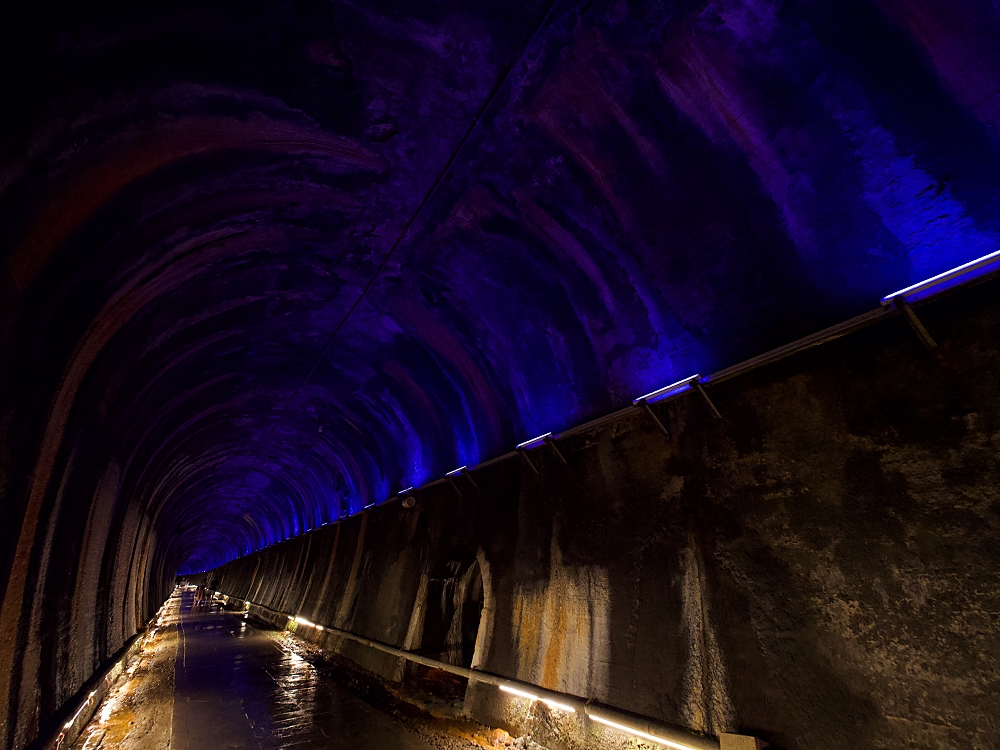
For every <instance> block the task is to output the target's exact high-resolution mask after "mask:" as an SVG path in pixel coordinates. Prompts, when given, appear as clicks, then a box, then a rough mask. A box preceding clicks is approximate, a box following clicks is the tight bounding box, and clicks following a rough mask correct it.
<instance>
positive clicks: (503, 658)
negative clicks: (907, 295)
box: [203, 282, 1000, 750]
mask: <svg viewBox="0 0 1000 750" xmlns="http://www.w3.org/2000/svg"><path fill="white" fill-rule="evenodd" d="M998 283H1000V282H992V283H991V285H989V287H988V288H982V289H980V290H978V291H977V292H976V293H975V294H967V293H966V294H965V295H964V299H963V300H961V301H956V300H951V301H948V302H937V303H935V305H934V306H932V307H929V308H924V309H922V311H921V315H922V318H923V319H924V320H925V321H926V322H927V323H928V325H930V326H931V328H932V330H934V332H935V335H937V336H938V340H939V341H941V342H942V343H946V345H947V346H948V359H947V362H946V364H945V365H944V366H942V365H941V364H938V363H936V362H935V361H934V360H933V358H931V357H930V356H929V355H928V354H927V353H926V352H925V351H924V350H923V348H922V346H921V345H920V343H919V342H918V341H917V339H916V337H915V336H914V335H913V332H912V331H910V330H909V328H908V327H907V326H906V325H905V323H904V322H903V321H901V320H899V319H896V320H893V321H890V322H888V323H883V324H880V325H879V326H877V327H875V328H873V329H868V330H866V331H864V332H862V333H860V334H853V335H852V336H851V337H849V338H847V339H842V340H840V341H838V342H836V343H833V344H828V345H826V346H825V347H824V348H822V349H820V350H813V351H811V352H808V353H804V354H799V355H796V356H795V357H794V358H792V359H791V360H787V361H786V362H785V363H782V364H779V365H772V366H770V367H768V368H766V369H764V370H760V371H756V372H754V373H751V374H750V375H747V376H744V377H741V378H738V379H736V380H733V381H729V382H727V383H725V384H722V385H719V386H716V387H715V388H713V391H712V395H713V398H714V399H715V400H716V403H717V404H718V406H719V409H720V410H721V411H722V413H723V414H724V419H723V420H722V421H716V420H714V419H712V418H711V417H710V415H709V414H708V412H707V410H706V408H705V405H704V404H703V403H702V402H701V401H700V400H699V399H697V398H696V397H690V398H689V399H688V400H684V401H680V400H678V401H671V402H669V405H668V406H665V407H664V408H663V409H662V416H663V418H664V420H665V421H666V422H667V424H668V425H669V427H670V432H671V437H670V438H665V437H664V436H663V435H662V433H660V432H659V431H658V429H657V428H656V427H655V426H654V425H653V424H652V423H651V422H650V420H649V419H648V417H647V416H646V415H645V414H644V413H642V412H641V411H640V410H636V411H635V412H634V413H632V415H631V416H629V417H626V418H623V419H621V420H619V421H618V422H615V423H613V424H610V425H606V426H604V427H599V428H596V429H594V430H593V431H591V432H589V433H587V434H584V435H579V436H575V437H573V438H567V439H564V440H561V441H560V443H559V448H560V451H561V452H562V453H563V455H564V457H565V458H566V460H567V462H568V465H563V464H562V463H561V462H560V461H559V460H558V458H557V457H556V456H555V455H554V454H553V453H552V452H551V451H550V450H549V449H548V448H544V447H543V448H539V449H537V450H535V451H534V452H533V457H534V459H535V460H536V462H539V463H540V469H541V471H540V474H539V475H538V476H537V477H536V476H535V475H534V474H533V473H532V472H531V471H530V469H528V468H527V467H526V466H525V465H524V464H523V463H522V462H521V461H518V460H516V459H515V460H512V461H507V462H504V463H502V464H498V465H495V466H491V467H489V468H485V469H482V470H479V471H477V472H476V474H475V481H476V483H477V484H478V486H479V487H480V488H481V490H482V491H481V492H477V491H476V490H475V489H474V488H473V487H472V485H471V484H470V483H468V481H467V480H465V479H463V480H461V481H462V485H461V495H462V496H461V498H460V497H459V495H458V493H456V492H455V491H454V490H453V489H452V488H450V487H447V486H445V487H441V488H435V489H433V490H428V491H427V492H425V493H421V494H420V495H419V498H418V502H417V504H416V506H415V507H413V508H410V509H408V508H405V507H403V506H402V505H401V504H400V503H393V504H391V505H387V506H383V507H380V508H376V509H372V510H370V511H367V512H365V513H364V514H362V515H360V516H356V517H354V518H351V519H349V520H345V521H341V522H340V523H339V524H337V525H336V526H331V527H326V528H322V529H318V530H316V531H313V532H310V533H308V534H305V535H303V536H300V537H296V538H295V539H291V540H289V541H286V542H283V543H281V544H278V545H275V546H274V547H270V548H268V549H266V550H263V551H261V552H258V553H255V554H252V555H249V556H247V557H244V558H241V559H239V560H236V561H233V562H230V563H227V564H225V565H223V566H221V567H220V568H217V569H215V570H213V571H210V572H208V573H206V574H205V575H204V576H203V578H204V579H205V580H206V581H210V580H213V579H214V581H215V582H216V585H217V588H218V589H219V590H220V591H222V592H224V593H226V594H229V595H231V596H235V597H238V598H240V599H246V600H248V601H250V602H252V603H253V604H254V605H256V606H259V607H265V608H267V609H268V610H274V611H275V612H277V613H284V614H287V615H291V616H301V617H303V618H305V619H307V620H309V621H311V622H313V623H318V624H321V625H324V626H333V627H337V628H341V629H346V630H349V631H351V632H354V633H357V634H359V635H362V636H366V637H368V638H373V639H376V640H379V641H382V642H384V643H387V644H390V645H394V646H398V647H401V648H404V649H407V650H413V651H416V652H417V653H422V648H423V647H424V646H425V645H426V644H423V643H422V642H421V632H422V630H423V629H422V618H423V617H424V616H425V615H426V613H427V612H428V610H429V609H431V608H433V606H434V603H433V602H431V601H429V597H430V591H429V587H428V578H429V576H431V575H433V573H434V571H435V569H436V568H438V567H439V566H440V563H441V561H443V560H448V559H450V558H452V557H454V556H455V551H456V550H463V549H475V550H478V560H479V564H480V566H481V569H482V570H483V572H484V576H483V578H484V584H485V588H486V609H485V611H484V613H483V624H482V627H481V629H480V633H479V637H478V640H477V644H476V650H475V657H474V666H475V667H477V668H479V669H482V670H484V671H488V672H493V673H495V674H499V675H501V676H505V677H511V678H516V679H521V680H524V681H527V682H531V683H534V684H536V685H541V686H543V687H546V688H549V689H553V690H558V691H561V692H565V693H570V694H574V695H577V696H581V697H584V698H592V699H595V700H598V701H601V702H604V703H607V704H610V705H612V706H615V707H617V708H621V709H625V710H629V711H633V712H637V713H640V714H642V715H645V716H649V717H652V718H655V719H658V720H660V721H665V722H667V723H670V724H674V725H679V726H684V727H687V728H689V729H694V730H697V731H701V732H706V733H709V734H715V735H717V734H719V733H720V732H725V731H729V732H736V731H740V732H743V733H747V734H753V735H756V736H758V737H760V738H762V739H765V740H766V741H768V742H769V743H771V746H772V747H775V748H781V749H783V750H799V749H803V750H804V749H805V748H817V747H822V748H829V749H830V750H841V749H842V750H853V749H854V748H859V747H869V748H891V747H921V748H939V747H940V748H943V747H970V748H988V747H992V746H994V745H995V744H996V743H997V741H998V739H1000V735H998V731H997V727H996V726H995V722H993V721H992V719H991V717H994V716H996V715H997V712H998V711H1000V698H998V695H1000V693H998V692H997V691H996V690H995V683H996V674H997V672H998V669H1000V662H998V658H997V654H1000V650H998V649H997V647H998V646H1000V627H998V622H997V620H996V615H995V613H996V611H997V610H996V607H997V605H998V603H1000V585H998V583H997V580H996V570H997V564H998V562H1000V559H998V553H997V546H996V538H997V531H998V529H1000V515H998V509H1000V501H998V494H997V489H996V488H997V481H998V476H997V470H998V465H997V461H996V459H995V457H994V456H993V452H994V450H995V446H996V443H997V440H998V434H1000V433H998V425H1000V387H998V383H1000V381H998V380H997V379H996V378H995V377H992V373H995V372H996V371H997V367H998V366H1000V352H998V349H997V347H996V342H997V340H998V338H997V335H998V334H1000V306H998V304H997V298H996V296H995V295H996V291H997V289H996V287H997V284H998ZM987 342H988V345H984V344H987ZM251 611H252V612H253V613H255V614H258V615H260V616H262V617H265V618H270V619H271V620H273V621H274V622H275V623H276V624H278V625H279V626H284V625H285V619H284V618H283V617H277V616H275V615H272V614H271V613H269V612H266V611H263V610H259V609H255V608H251ZM297 630H298V632H299V633H300V634H302V635H303V636H304V637H306V638H308V639H310V640H312V641H315V642H318V643H321V644H323V645H325V646H327V647H329V648H333V649H335V650H336V651H338V652H339V653H340V654H342V655H344V656H346V657H348V658H350V659H352V660H354V661H355V662H356V663H357V664H359V665H361V666H362V667H364V668H365V669H367V670H370V671H372V672H375V673H377V674H379V675H381V676H383V677H384V678H387V679H390V680H398V679H400V678H401V675H402V672H401V671H400V664H401V663H400V661H399V660H398V659H396V658H395V657H392V656H388V655H386V654H384V653H382V652H378V651H374V650H372V649H370V648H368V647H366V646H363V645H359V644H357V643H355V642H353V641H350V640H343V639H342V637H340V636H337V635H335V634H331V633H328V632H327V633H318V632H317V631H315V630H313V629H311V628H309V627H304V626H298V628H297ZM465 706H466V710H467V711H468V712H469V713H470V714H471V715H472V716H473V717H475V718H478V719H480V720H482V721H484V722H486V723H488V724H489V725H492V726H496V725H497V724H499V725H501V726H505V727H506V728H508V729H510V730H511V731H514V732H517V733H521V732H523V731H525V730H526V729H528V730H531V731H532V732H533V736H534V739H535V740H536V741H538V742H540V743H542V744H543V745H544V746H546V747H550V748H553V749H554V750H563V749H564V748H570V747H579V746H587V747H605V745H602V744H600V742H599V741H596V742H595V741H593V738H591V742H592V744H586V745H580V744H576V742H577V741H578V740H579V737H574V736H573V734H572V732H568V731H566V728H565V725H561V724H560V721H559V719H558V718H557V717H558V716H559V714H558V712H556V713H554V714H552V715H549V713H550V712H547V711H546V709H545V708H544V706H541V705H539V704H535V708H534V711H533V712H532V711H526V709H525V708H524V705H523V701H520V703H519V699H517V698H510V697H509V696H504V695H503V694H502V693H499V692H498V691H497V689H496V688H495V687H493V686H489V685H482V684H481V683H478V684H474V685H473V687H472V688H470V690H469V692H468V693H467V695H466V704H465ZM556 728H559V729H560V730H561V733H560V731H556ZM618 746H619V745H617V744H615V743H614V742H609V743H608V744H607V747H618Z"/></svg>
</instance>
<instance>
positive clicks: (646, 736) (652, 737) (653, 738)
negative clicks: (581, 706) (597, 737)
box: [590, 714, 697, 750]
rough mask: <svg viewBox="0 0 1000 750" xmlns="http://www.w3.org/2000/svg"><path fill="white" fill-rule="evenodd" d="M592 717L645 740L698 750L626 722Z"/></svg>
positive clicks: (678, 748) (591, 715)
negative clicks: (628, 724)
mask: <svg viewBox="0 0 1000 750" xmlns="http://www.w3.org/2000/svg"><path fill="white" fill-rule="evenodd" d="M590 718H591V719H593V720H594V721H596V722H598V723H600V724H604V725H606V726H609V727H611V728H612V729H617V730H618V731H619V732H625V733H626V734H631V735H632V736H634V737H641V738H642V739H644V740H651V741H652V742H657V743H659V744H661V745H666V746H667V747H673V748H677V750H697V748H695V747H692V746H691V745H682V744H681V743H679V742H671V741H670V740H668V739H666V738H665V737H657V736H656V735H655V734H647V733H646V732H640V731H639V730H638V729H633V728H632V727H627V726H625V725H624V724H619V723H618V722H615V721H611V720H610V719H605V718H603V717H601V716H596V715H594V714H590Z"/></svg>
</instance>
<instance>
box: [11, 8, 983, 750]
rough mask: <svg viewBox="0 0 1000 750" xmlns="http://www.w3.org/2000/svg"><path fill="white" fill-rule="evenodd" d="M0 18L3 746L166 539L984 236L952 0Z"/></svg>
mask: <svg viewBox="0 0 1000 750" xmlns="http://www.w3.org/2000/svg"><path fill="white" fill-rule="evenodd" d="M0 13H2V14H3V15H2V18H0V35H2V38H0V55H2V63H3V66H4V68H3V69H4V71H5V73H4V75H3V77H2V79H0V99H2V100H3V101H4V102H5V106H4V107H3V108H0V254H2V257H3V261H4V262H3V267H2V268H3V270H2V271H0V355H2V356H0V508H2V513H3V521H4V522H3V523H2V524H0V586H2V594H3V605H2V610H0V633H2V636H0V637H2V642H0V664H2V665H5V666H8V665H9V669H4V670H0V675H2V678H0V713H2V716H0V719H2V722H3V723H2V732H3V743H4V744H5V746H11V747H22V746H24V745H25V744H26V743H27V742H29V741H30V740H31V738H32V737H34V736H35V734H36V731H37V730H38V727H39V726H41V725H44V724H45V722H49V723H51V722H52V721H54V717H56V716H57V714H58V710H59V709H60V707H61V706H64V704H65V702H66V701H67V700H68V699H69V698H70V697H71V696H72V695H73V694H74V693H75V692H76V691H77V690H78V689H79V688H80V686H81V685H82V684H83V682H84V681H85V680H86V679H87V678H88V677H89V676H90V674H92V673H93V671H94V669H95V668H96V666H97V665H99V664H100V663H101V662H102V661H104V660H106V659H107V658H109V657H110V656H111V654H113V653H114V652H115V650H116V649H117V648H118V647H119V646H120V645H121V644H122V643H123V642H124V640H125V639H126V638H127V637H128V636H130V635H131V634H132V633H133V632H134V631H135V629H136V628H137V627H138V626H139V625H140V624H141V623H142V622H144V621H145V620H146V619H147V618H148V617H149V616H150V615H151V614H152V612H153V611H154V609H155V607H156V606H157V605H158V604H159V603H160V601H162V599H163V597H164V595H165V592H166V590H167V587H168V585H169V581H170V579H171V576H172V575H173V574H174V573H175V572H176V571H178V570H180V571H189V570H201V569H205V568H209V567H212V566H215V565H218V564H220V563H222V562H224V561H226V560H230V559H232V558H234V557H237V556H240V555H245V554H247V553H250V552H252V551H254V550H257V549H260V548H263V547H265V546H267V545H270V544H274V543H276V542H279V541H281V540H282V539H286V538H288V537H291V536H293V535H296V534H300V533H302V532H303V531H305V530H307V529H310V528H315V527H317V526H319V525H320V524H323V523H326V522H330V521H335V520H336V519H338V518H341V517H342V516H344V515H348V514H350V513H354V512H357V511H359V510H360V509H361V508H362V507H363V506H365V505H367V504H369V503H371V502H381V501H383V500H384V499H385V498H387V497H390V496H392V495H393V494H394V493H395V492H396V491H398V490H400V489H402V488H404V487H407V486H410V485H420V484H421V483H423V482H424V481H426V480H427V479H432V478H435V477H438V476H441V475H442V474H443V473H444V472H445V471H448V470H450V469H453V468H455V467H456V466H459V465H462V464H474V463H476V462H478V461H480V460H483V459H486V458H490V457H492V456H494V455H497V454H499V453H502V452H504V451H506V450H508V449H509V448H510V447H511V446H512V445H514V444H515V443H517V442H518V441H520V440H523V439H525V438H530V437H532V436H534V435H536V434H539V433H541V432H544V431H546V430H549V429H556V430H558V429H561V428H564V427H567V426H569V425H572V424H574V423H578V422H581V421H583V420H586V419H588V418H591V417H594V416H596V415H598V414H601V413H604V412H605V411H608V410H610V409H612V408H615V407H617V406H620V405H622V404H625V403H627V402H628V401H629V400H630V399H631V398H633V397H635V396H636V395H639V394H641V393H644V392H647V391H650V390H652V389H654V388H656V387H659V386H661V385H663V384H665V383H667V382H671V381H673V380H675V379H677V378H679V377H685V376H687V375H690V374H692V373H693V372H696V371H702V372H708V371H712V370H714V369H718V368H719V367H721V366H724V365H728V364H731V363H733V362H736V361H739V360H740V359H742V358H744V357H747V356H751V355H754V354H757V353H760V352H761V351H763V350H765V349H767V348H768V347H771V346H773V345H776V344H781V343H785V342H786V341H789V340H791V339H794V338H795V337H797V336H799V335H801V334H805V333H809V332H812V331H814V330H816V329H818V328H820V327H822V326H823V325H825V324H827V323H833V322H836V321H839V320H841V319H843V318H846V317H848V316H850V315H853V314H855V313H858V312H861V311H864V310H867V309H870V308H871V307H872V306H874V304H875V300H877V299H878V297H880V296H881V295H883V294H885V293H886V292H889V291H891V290H893V289H897V288H900V287H902V286H905V285H906V284H908V283H911V282H914V281H917V280H920V279H922V278H925V277H926V276H928V275H931V274H933V273H935V272H938V271H941V270H944V269H947V268H950V267H952V266H955V265H957V264H959V263H961V262H964V261H967V260H970V259H972V258H975V257H977V256H980V255H982V254H984V253H985V252H988V251H991V250H993V249H995V247H996V238H997V236H998V233H1000V212H998V208H997V206H998V205H1000V203H998V200H997V199H998V197H1000V185H998V179H1000V178H998V175H1000V169H998V166H1000V164H998V158H1000V147H998V141H997V135H996V123H997V116H998V113H997V111H996V94H997V91H998V90H1000V85H998V84H1000V61H998V60H997V56H996V50H997V49H1000V20H998V16H997V13H996V11H995V9H994V8H993V6H992V5H991V4H990V3H988V2H987V1H986V0H958V1H957V2H953V3H950V4H949V5H948V8H947V12H945V11H944V10H942V9H941V7H940V4H939V3H937V2H935V1H934V0H905V1H904V0H878V1H877V2H875V1H874V0H872V1H867V0H865V1H862V0H857V1H852V2H787V3H784V4H780V5H776V4H771V3H760V2H753V1H752V0H743V1H740V2H738V1H736V0H732V1H731V2H707V1H704V2H682V3H676V4H666V5H663V4H653V3H635V4H623V3H617V2H614V3H612V2H596V3H589V2H586V3H574V2H554V3H529V4H526V5H525V4H522V5H521V6H519V7H518V9H517V12H512V11H511V10H510V4H509V3H507V2H499V1H498V2H495V3H489V2H483V3H476V4H475V6H474V7H473V8H465V7H462V8H457V7H450V6H448V5H447V4H440V3H426V4H421V3H392V2H386V3H382V4H379V5H378V6H377V7H374V6H373V7H371V8H365V9H364V10H359V9H358V8H357V7H355V5H353V4H349V3H325V2H324V3H319V2H299V3H292V4H274V3H257V4H254V3H228V4H227V3H216V4H213V5H212V6H211V7H208V6H202V5H199V4H198V3H194V2H186V3H179V4H178V3H144V4H142V7H134V6H132V5H127V6H126V5H118V4H116V3H106V4H101V5H99V6H98V5H93V6H83V5H80V4H72V5H70V4H65V3H59V2H51V3H30V4H23V3H22V4H8V6H5V7H4V9H2V10H0Z"/></svg>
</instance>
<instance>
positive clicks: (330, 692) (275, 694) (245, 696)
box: [171, 591, 431, 750]
mask: <svg viewBox="0 0 1000 750" xmlns="http://www.w3.org/2000/svg"><path fill="white" fill-rule="evenodd" d="M192 598H193V595H192V594H191V593H190V592H187V591H185V592H184V593H183V595H182V598H181V606H180V613H179V614H180V622H179V638H178V642H177V658H176V663H175V670H174V711H173V722H172V738H171V748H173V749H174V750H222V749H223V748H248V749H249V750H279V748H280V749H282V750H283V749H284V748H295V749H296V750H299V749H301V750H309V749H311V748H316V749H317V750H318V749H319V748H324V750H341V748H343V749H344V750H347V749H348V748H350V749H351V750H431V747H430V745H428V744H426V743H425V742H423V741H422V740H421V739H420V738H419V737H418V736H417V735H415V734H413V733H411V732H410V731H408V730H407V729H406V728H405V727H404V726H403V724H401V723H400V722H399V721H397V720H396V719H394V718H393V717H391V716H389V715H387V714H385V713H382V712H381V711H379V710H377V709H376V708H373V707H372V706H371V705H369V704H368V703H366V702H365V701H363V700H361V699H360V698H358V697H357V696H355V695H354V694H352V693H351V692H349V691H347V690H346V689H344V688H343V687H341V686H340V685H338V684H336V683H335V682H333V681H332V680H331V679H330V678H328V677H325V676H324V675H322V674H320V673H319V672H317V670H316V669H315V668H314V667H313V666H312V665H310V664H309V663H308V662H307V661H305V660H304V659H302V657H300V656H299V655H297V654H295V653H292V652H290V651H286V650H284V649H282V648H281V646H280V645H279V643H278V642H276V641H275V639H274V638H272V637H270V636H269V635H268V634H267V633H265V632H263V631H260V630H257V629H256V628H253V627H251V626H248V625H246V624H245V623H244V622H243V619H242V617H241V616H240V615H238V614H234V613H231V612H220V611H219V610H218V609H216V608H214V607H213V608H212V609H210V610H209V609H203V610H201V611H194V610H192V607H191V604H192Z"/></svg>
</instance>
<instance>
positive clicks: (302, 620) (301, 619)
mask: <svg viewBox="0 0 1000 750" xmlns="http://www.w3.org/2000/svg"><path fill="white" fill-rule="evenodd" d="M292 620H294V621H295V622H297V623H298V624H299V625H305V626H306V627H309V628H316V630H322V629H323V626H322V625H317V624H316V623H314V622H309V620H307V619H306V618H304V617H293V618H292Z"/></svg>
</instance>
